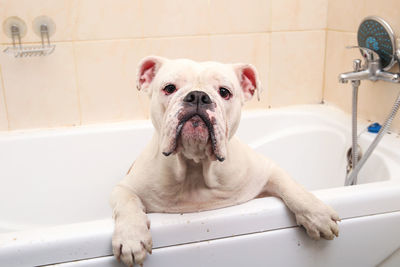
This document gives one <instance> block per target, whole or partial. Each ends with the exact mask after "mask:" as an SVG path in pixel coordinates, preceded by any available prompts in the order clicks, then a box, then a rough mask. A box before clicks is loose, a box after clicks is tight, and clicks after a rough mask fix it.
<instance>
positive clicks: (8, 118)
mask: <svg viewBox="0 0 400 267" xmlns="http://www.w3.org/2000/svg"><path fill="white" fill-rule="evenodd" d="M0 79H1V86H2V91H3V101H4V109H5V111H6V119H7V129H8V131H10V130H11V129H10V116H9V115H8V106H7V97H6V87H5V85H4V77H3V71H2V68H1V65H0Z"/></svg>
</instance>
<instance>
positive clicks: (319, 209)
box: [296, 200, 340, 240]
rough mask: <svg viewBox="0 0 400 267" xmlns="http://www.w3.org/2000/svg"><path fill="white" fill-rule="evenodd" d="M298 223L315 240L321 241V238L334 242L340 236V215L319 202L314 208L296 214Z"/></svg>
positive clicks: (315, 203)
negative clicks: (338, 223)
mask: <svg viewBox="0 0 400 267" xmlns="http://www.w3.org/2000/svg"><path fill="white" fill-rule="evenodd" d="M296 221H297V224H298V225H302V226H303V227H304V228H305V229H306V231H307V234H308V235H309V236H310V237H311V238H312V239H314V240H319V239H320V238H321V237H322V238H325V239H329V240H332V239H333V238H334V237H335V236H339V227H338V225H337V221H340V219H339V215H338V214H337V213H336V211H335V210H333V209H332V208H331V207H329V206H327V205H325V204H324V203H322V202H321V201H319V200H317V201H316V202H314V204H313V205H312V206H309V207H307V208H306V209H304V210H302V211H301V212H298V213H296Z"/></svg>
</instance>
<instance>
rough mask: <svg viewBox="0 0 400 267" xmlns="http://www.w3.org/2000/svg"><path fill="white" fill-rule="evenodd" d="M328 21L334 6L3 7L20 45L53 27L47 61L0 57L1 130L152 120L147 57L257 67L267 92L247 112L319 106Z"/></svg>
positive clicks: (12, 2)
mask: <svg viewBox="0 0 400 267" xmlns="http://www.w3.org/2000/svg"><path fill="white" fill-rule="evenodd" d="M329 14H330V13H328V0H285V1H281V0H249V1H241V0H194V1H186V0H169V1H163V0H131V1H125V0H0V20H2V21H3V20H4V19H5V18H7V17H9V16H18V17H20V18H21V19H23V20H24V21H25V22H26V24H27V25H28V33H27V35H26V36H25V37H24V38H23V41H24V42H38V41H39V37H38V36H36V35H35V34H33V31H32V27H31V24H32V20H33V19H34V18H35V17H36V16H39V15H47V16H49V17H51V18H52V19H53V20H54V21H55V23H56V26H57V30H56V33H55V34H54V36H52V37H51V40H52V41H54V42H55V43H56V44H57V47H56V50H55V53H54V54H52V55H50V56H48V57H41V58H24V59H14V58H11V57H9V56H7V55H5V54H4V53H1V55H0V75H1V76H2V77H3V83H4V88H2V90H0V130H7V129H9V130H16V129H27V128H43V127H61V126H73V125H81V124H89V123H102V122H110V121H121V120H132V119H142V118H148V99H147V98H146V96H144V95H141V94H140V93H138V92H137V91H136V89H135V72H136V64H137V63H138V61H139V59H140V58H142V57H144V56H146V55H149V54H157V55H161V56H166V57H171V58H178V57H188V58H192V59H195V60H217V61H222V62H249V63H252V64H254V65H255V66H256V67H257V69H258V71H259V73H260V79H261V81H262V83H263V88H264V92H263V94H262V98H261V101H260V102H257V101H256V100H255V99H253V100H252V101H251V102H249V103H248V104H246V108H268V107H269V106H272V107H276V106H285V105H291V104H308V103H320V102H321V100H322V96H323V95H322V93H323V91H322V89H323V80H324V59H325V43H326V39H327V37H328V35H327V34H326V27H327V22H328V20H329V18H330V17H329ZM2 21H1V23H2ZM0 42H1V49H4V48H5V47H6V46H7V45H8V44H9V43H10V39H9V38H7V37H6V36H5V35H4V33H3V32H2V31H1V32H0ZM304 70H307V71H304ZM0 86H1V85H0Z"/></svg>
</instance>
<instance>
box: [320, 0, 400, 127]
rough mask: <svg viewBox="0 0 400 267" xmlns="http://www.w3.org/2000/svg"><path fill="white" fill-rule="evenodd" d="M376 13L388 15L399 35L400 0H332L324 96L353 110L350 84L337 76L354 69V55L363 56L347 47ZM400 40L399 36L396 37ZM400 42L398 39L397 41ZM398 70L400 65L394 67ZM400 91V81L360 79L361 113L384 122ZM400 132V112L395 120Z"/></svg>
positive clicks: (360, 114)
mask: <svg viewBox="0 0 400 267" xmlns="http://www.w3.org/2000/svg"><path fill="white" fill-rule="evenodd" d="M370 15H375V16H380V17H382V18H383V19H385V20H386V21H387V22H388V23H389V24H390V25H391V26H392V28H393V30H394V32H395V33H396V34H397V36H400V35H399V34H400V1H398V0H382V1H372V0H329V6H328V22H327V42H326V62H325V66H326V67H325V84H324V99H325V101H327V102H330V103H333V104H335V105H338V106H339V107H341V108H342V109H344V110H345V111H346V112H351V94H352V88H351V84H340V83H339V82H338V79H337V76H338V74H339V73H341V72H346V71H351V70H352V64H353V63H352V62H353V59H356V58H360V59H361V55H360V53H359V51H358V49H346V48H345V47H346V46H348V45H357V29H358V26H359V24H360V22H361V21H362V19H363V18H364V17H366V16H370ZM397 41H399V40H397ZM398 43H399V42H398ZM392 71H393V72H398V71H399V67H398V66H395V67H394V68H393V70H392ZM399 92H400V86H399V85H398V84H390V83H387V82H382V81H378V82H370V81H361V85H360V88H359V98H358V103H359V108H358V112H359V116H360V117H361V118H364V119H367V120H371V121H378V122H381V123H382V122H383V121H384V120H385V119H386V116H387V115H388V114H389V112H390V110H391V108H392V105H393V103H394V101H395V99H396V98H397V95H398V94H399ZM392 129H393V130H394V131H396V132H400V113H399V114H398V115H397V116H396V119H395V120H394V122H393V124H392Z"/></svg>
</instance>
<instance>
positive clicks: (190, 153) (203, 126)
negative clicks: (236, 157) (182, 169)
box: [163, 115, 224, 162]
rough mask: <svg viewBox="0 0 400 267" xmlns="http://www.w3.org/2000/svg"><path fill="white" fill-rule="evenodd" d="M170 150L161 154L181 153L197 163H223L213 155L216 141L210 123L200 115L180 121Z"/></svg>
mask: <svg viewBox="0 0 400 267" xmlns="http://www.w3.org/2000/svg"><path fill="white" fill-rule="evenodd" d="M174 139H175V140H173V142H172V143H173V144H175V145H174V146H173V147H172V149H169V150H168V151H167V152H163V154H164V155H165V156H169V155H170V154H175V153H182V155H183V156H185V157H186V158H188V159H192V160H194V161H195V162H199V161H201V160H204V159H209V160H219V161H223V160H224V158H223V157H220V156H218V155H216V154H215V146H216V140H215V136H214V132H213V128H212V125H211V123H210V122H208V123H207V121H206V119H205V118H202V116H200V115H194V116H192V117H190V118H189V119H187V120H184V121H181V122H180V123H179V124H178V127H177V129H176V135H175V137H174Z"/></svg>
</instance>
